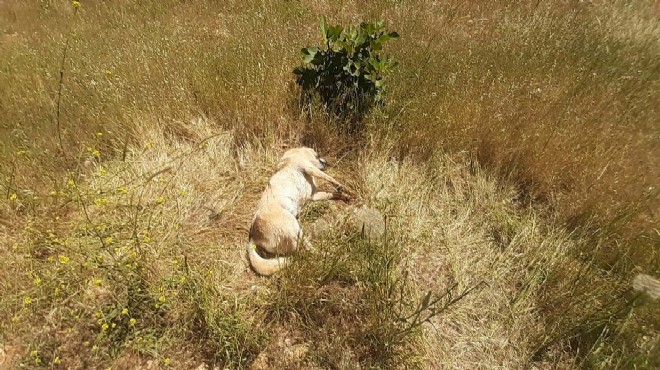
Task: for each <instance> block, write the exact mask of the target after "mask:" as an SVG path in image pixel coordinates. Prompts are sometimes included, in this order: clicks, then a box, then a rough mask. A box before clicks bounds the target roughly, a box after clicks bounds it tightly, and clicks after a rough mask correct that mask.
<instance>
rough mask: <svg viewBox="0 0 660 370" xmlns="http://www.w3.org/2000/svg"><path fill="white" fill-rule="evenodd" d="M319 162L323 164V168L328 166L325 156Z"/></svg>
mask: <svg viewBox="0 0 660 370" xmlns="http://www.w3.org/2000/svg"><path fill="white" fill-rule="evenodd" d="M319 162H320V163H321V166H323V168H325V167H327V166H328V161H326V160H325V159H323V158H319Z"/></svg>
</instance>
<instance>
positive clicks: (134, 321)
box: [128, 319, 137, 326]
mask: <svg viewBox="0 0 660 370" xmlns="http://www.w3.org/2000/svg"><path fill="white" fill-rule="evenodd" d="M136 323H137V320H135V319H130V320H128V324H129V325H130V326H135V324H136Z"/></svg>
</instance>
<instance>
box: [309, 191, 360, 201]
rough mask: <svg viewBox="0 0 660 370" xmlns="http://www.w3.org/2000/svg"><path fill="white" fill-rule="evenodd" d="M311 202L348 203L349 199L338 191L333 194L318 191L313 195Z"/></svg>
mask: <svg viewBox="0 0 660 370" xmlns="http://www.w3.org/2000/svg"><path fill="white" fill-rule="evenodd" d="M312 200H313V201H315V202H317V201H320V200H342V201H344V202H348V201H349V200H351V197H349V196H348V195H346V194H344V193H342V192H339V191H337V192H334V193H328V192H325V191H319V192H316V193H314V195H312Z"/></svg>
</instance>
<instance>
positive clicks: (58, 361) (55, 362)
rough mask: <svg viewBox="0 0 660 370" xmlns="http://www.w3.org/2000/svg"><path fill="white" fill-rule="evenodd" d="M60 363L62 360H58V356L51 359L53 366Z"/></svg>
mask: <svg viewBox="0 0 660 370" xmlns="http://www.w3.org/2000/svg"><path fill="white" fill-rule="evenodd" d="M61 362H62V360H60V358H59V356H58V357H55V358H54V359H53V364H55V365H59V364H60V363H61Z"/></svg>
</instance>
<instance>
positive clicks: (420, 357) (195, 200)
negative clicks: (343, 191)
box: [0, 0, 660, 368]
mask: <svg viewBox="0 0 660 370" xmlns="http://www.w3.org/2000/svg"><path fill="white" fill-rule="evenodd" d="M658 12H659V9H658V7H657V5H656V4H655V3H653V2H643V1H639V2H590V3H586V2H552V3H543V2H540V3H536V2H532V3H510V2H504V1H501V2H500V1H496V2H488V3H479V2H469V3H464V2H452V1H447V2H443V3H438V2H423V1H411V2H405V3H398V2H355V1H343V2H326V1H318V0H309V1H300V2H281V3H280V2H271V3H269V2H254V1H224V2H222V4H218V3H216V2H212V1H199V2H194V3H190V2H182V1H177V0H165V1H157V2H148V3H144V2H130V1H115V2H83V3H82V6H81V8H80V9H79V10H78V12H75V8H74V7H73V6H72V5H71V3H69V2H66V1H55V0H47V1H41V2H18V1H5V2H2V3H0V86H2V89H0V117H1V118H0V155H1V156H2V157H1V158H2V159H1V160H0V198H2V203H0V243H1V244H0V245H1V247H2V251H3V252H2V253H3V256H4V258H3V259H0V296H1V297H2V298H0V322H1V323H2V325H0V328H1V329H0V340H1V343H2V345H3V346H4V353H6V355H5V361H10V363H11V365H10V366H18V364H24V366H30V367H39V366H41V367H57V366H60V367H65V368H86V367H87V368H88V367H101V366H103V367H106V366H113V367H115V368H131V367H134V366H137V365H139V364H145V363H147V362H148V361H152V362H154V361H155V362H156V363H158V364H159V366H162V367H166V366H173V367H176V368H187V367H196V366H198V365H199V363H201V362H206V363H208V364H211V365H219V366H226V367H234V368H241V367H247V366H253V367H254V368H258V367H259V366H262V367H263V366H265V367H268V366H271V367H272V366H275V367H277V366H280V367H288V368H291V367H303V368H304V367H305V366H307V367H309V366H312V365H314V366H319V367H335V368H337V367H338V368H348V367H350V366H353V364H355V363H359V364H360V366H381V367H395V366H398V367H402V368H406V367H407V368H414V367H424V368H461V367H462V368H476V367H481V368H493V367H505V368H529V367H530V366H555V367H558V366H565V367H589V366H592V367H601V368H602V367H607V368H617V367H618V368H626V367H633V366H637V367H638V368H645V367H646V368H653V367H654V366H657V364H658V361H660V360H659V359H658V358H657V355H654V353H658V344H657V343H658V340H657V339H658V335H659V334H658V333H659V332H660V322H658V319H657V318H658V317H659V316H658V308H657V302H656V303H654V302H644V301H642V300H641V298H638V297H637V296H636V295H635V293H634V292H633V291H632V290H631V289H630V279H631V277H632V276H633V275H635V274H636V273H639V272H644V273H647V274H650V275H655V276H657V275H658V274H660V260H659V259H660V253H659V251H660V239H659V234H658V231H657V230H656V229H657V226H656V225H657V220H658V216H657V213H658V209H659V203H658V184H659V183H660V181H659V180H660V179H659V177H660V173H659V169H658V166H657V165H656V164H655V162H656V158H657V157H659V155H660V147H659V142H658V135H657V130H658V122H660V115H659V112H658V106H657V102H658V101H660V95H659V94H660V86H659V85H660V84H659V82H658V81H659V77H660V63H659V62H658V61H659V60H660V58H659V57H658V54H659V53H660V49H659V48H658V40H659V37H660V30H659V29H658V24H659V23H658V16H659V13H658ZM320 15H326V16H328V17H329V20H330V21H331V22H333V23H344V24H347V23H354V24H355V23H358V22H360V21H362V20H374V19H378V18H385V20H386V21H387V23H388V25H390V27H391V29H393V30H396V31H398V32H399V33H400V34H401V36H402V38H401V39H400V40H399V41H397V43H396V45H392V47H391V49H390V50H388V51H387V52H388V53H389V54H392V55H394V56H395V57H396V59H397V60H398V61H399V62H400V67H399V69H398V70H397V71H396V72H395V73H394V74H393V75H392V76H391V79H390V80H389V81H388V86H389V93H388V95H387V97H386V106H385V108H383V109H381V110H377V111H374V112H372V113H371V115H370V116H368V117H367V118H366V121H365V122H366V125H367V130H366V133H365V135H364V137H361V138H360V139H359V140H361V141H360V142H359V143H356V142H355V141H354V139H353V138H350V137H345V136H341V135H338V134H337V133H336V132H334V131H333V126H332V125H331V124H328V122H326V121H327V117H324V115H323V114H322V113H317V114H313V115H312V116H311V118H309V117H307V116H304V115H300V112H299V111H298V110H297V108H296V101H295V97H296V96H297V93H296V91H295V86H294V85H295V84H294V78H293V75H292V73H291V70H292V68H293V67H294V66H296V65H298V63H299V60H298V53H297V50H298V49H299V48H300V47H302V46H307V45H313V44H314V43H315V42H316V40H317V39H318V30H317V28H316V27H317V20H318V16H320ZM65 45H67V46H66V56H65V57H64V55H63V53H64V51H65ZM63 57H64V58H63ZM61 72H63V74H61ZM58 102H59V103H58ZM58 104H59V111H60V114H59V119H58V118H57V106H58ZM58 122H59V125H58ZM58 126H59V130H58ZM60 137H61V142H60ZM298 143H306V144H309V145H313V146H316V147H317V148H318V149H319V150H320V151H321V152H322V153H326V154H328V155H329V156H330V157H331V159H336V160H335V163H336V166H335V168H333V169H332V171H334V174H335V175H337V176H338V177H339V178H340V179H341V180H342V181H343V182H345V183H346V184H347V185H348V186H349V187H351V188H352V189H354V191H355V192H356V195H357V198H358V201H359V202H360V203H364V204H366V205H368V206H370V207H374V208H377V209H379V210H380V211H381V212H383V213H384V214H386V215H387V216H388V222H390V223H391V224H390V225H391V227H392V230H395V232H396V234H395V235H392V236H393V237H395V239H396V240H397V243H396V244H395V245H390V244H387V245H383V244H379V243H378V241H374V242H373V243H368V242H366V241H356V240H354V239H351V238H352V236H351V235H353V236H355V233H353V234H351V232H350V231H348V229H349V228H350V226H349V225H348V223H346V222H344V221H345V220H346V219H347V218H348V217H349V215H350V212H351V210H350V207H348V208H343V207H341V206H337V205H329V206H327V208H322V209H320V210H319V209H316V210H317V211H318V212H319V215H318V217H319V219H321V220H324V222H325V223H326V224H327V225H329V227H330V230H329V231H328V232H327V233H322V234H321V235H315V236H313V237H314V240H315V241H318V242H319V246H320V247H319V248H318V249H320V250H319V251H317V253H318V254H317V255H316V256H317V257H318V256H319V255H321V256H324V258H323V259H321V260H314V259H312V257H314V256H315V255H314V254H312V255H304V256H300V257H299V258H298V260H297V261H296V263H295V264H294V265H293V266H292V267H291V268H290V269H288V270H287V271H284V273H283V274H282V275H281V276H280V277H278V278H274V279H272V280H263V279H258V278H256V277H254V276H253V275H252V274H251V273H250V272H249V270H247V269H246V268H245V267H246V266H245V264H244V263H245V262H244V256H243V255H242V251H243V250H244V248H243V244H242V243H243V242H244V239H245V234H246V233H247V225H248V224H249V220H250V216H251V212H252V211H253V209H252V208H253V206H254V203H255V202H256V200H257V198H258V196H259V193H260V191H261V190H262V189H263V187H264V186H265V184H266V180H267V178H268V176H269V174H270V173H271V172H272V168H273V166H274V164H275V163H276V161H277V158H278V156H279V155H280V152H279V149H280V148H281V147H282V145H283V144H289V145H296V144H298ZM333 157H334V158H333ZM316 222H317V221H316V220H303V224H304V225H303V226H304V227H305V228H306V230H307V229H310V230H311V229H313V228H314V227H313V226H315V225H316ZM333 261H335V262H336V263H335V264H334V265H333V264H332V262H333ZM387 261H390V262H387ZM379 266H380V267H379ZM331 267H332V268H333V269H335V270H332V269H331ZM381 267H382V268H381ZM378 268H381V269H380V270H378ZM376 270H378V271H380V272H378V271H376ZM329 271H330V272H332V274H330V272H329ZM372 273H373V274H376V275H372ZM383 274H385V275H386V276H385V275H383ZM390 274H391V275H390ZM381 275H383V276H381ZM404 275H405V276H408V277H407V279H409V281H410V282H409V283H408V284H407V285H406V289H405V290H406V294H404V295H403V297H405V299H403V300H401V301H399V303H401V304H403V306H396V304H394V303H396V302H394V301H391V300H389V296H387V295H383V293H384V292H385V291H383V290H382V289H383V287H386V286H392V284H394V283H395V282H397V281H403V280H396V279H398V278H399V277H402V276H404ZM328 276H332V277H333V278H332V279H328ZM392 279H394V280H392ZM481 281H484V282H485V283H487V285H485V286H482V288H481V289H478V290H475V291H473V293H471V294H469V295H468V296H466V297H465V299H463V300H461V301H459V302H457V303H456V304H455V305H453V306H452V307H450V308H449V309H448V310H447V311H443V313H442V314H441V315H438V316H436V317H433V318H432V319H431V320H430V322H428V323H426V324H424V325H422V326H419V327H417V326H416V327H415V329H414V330H410V331H407V332H406V335H405V336H402V337H400V338H399V337H397V335H394V334H393V333H395V334H396V333H399V332H400V331H401V330H402V327H403V328H405V322H403V323H402V322H401V321H397V320H396V315H394V314H393V313H395V312H398V313H399V314H400V313H401V312H409V311H406V310H413V311H414V307H415V304H417V303H418V302H419V301H420V300H421V299H423V297H424V293H425V292H426V291H429V290H432V291H434V292H444V290H445V289H446V288H447V287H451V286H454V285H456V286H457V289H459V290H458V291H459V292H461V291H466V290H467V289H469V288H470V287H473V286H475V285H477V284H479V283H480V282H481ZM388 284H389V285H388ZM124 309H126V311H124ZM396 310H399V311H396ZM132 319H133V320H134V321H132ZM105 325H107V326H105ZM113 325H114V326H113ZM402 325H403V326H402ZM392 338H394V339H396V338H399V339H401V338H403V339H401V340H398V341H396V340H393V339H392ZM386 344H387V345H386ZM390 344H392V345H390ZM338 352H339V353H343V355H342V356H334V355H335V354H336V353H338ZM654 356H655V357H654ZM2 361H3V359H1V358H0V363H2Z"/></svg>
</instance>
